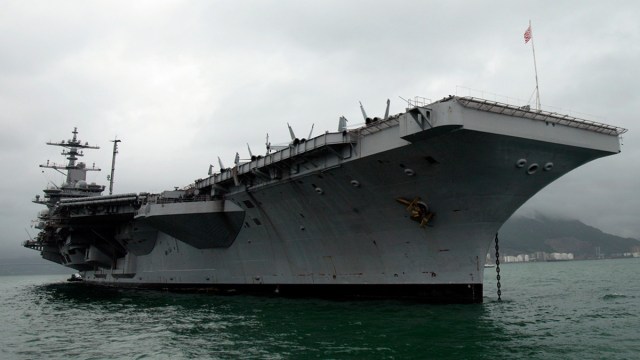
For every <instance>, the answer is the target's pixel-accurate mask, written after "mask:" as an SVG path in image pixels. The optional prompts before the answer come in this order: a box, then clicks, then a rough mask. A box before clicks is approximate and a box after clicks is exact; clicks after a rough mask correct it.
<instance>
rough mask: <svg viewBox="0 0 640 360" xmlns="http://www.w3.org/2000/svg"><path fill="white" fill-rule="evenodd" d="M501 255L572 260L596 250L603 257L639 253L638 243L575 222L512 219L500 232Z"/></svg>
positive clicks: (584, 257) (594, 253)
mask: <svg viewBox="0 0 640 360" xmlns="http://www.w3.org/2000/svg"><path fill="white" fill-rule="evenodd" d="M499 236H500V253H501V255H517V254H531V253H534V252H537V251H544V252H547V253H552V252H560V253H569V252H570V253H573V254H574V256H575V258H576V259H591V258H596V254H597V248H598V247H599V248H600V249H599V251H600V254H603V255H604V256H606V257H617V256H620V254H623V253H628V252H634V251H636V252H638V251H640V240H637V239H632V238H622V237H619V236H615V235H611V234H606V233H604V232H602V231H601V230H599V229H596V228H594V227H591V226H588V225H585V224H584V223H582V222H580V221H578V220H562V219H550V218H546V217H543V216H538V217H536V218H535V219H531V218H525V217H515V218H511V219H509V220H508V221H507V222H506V223H505V224H504V225H503V226H502V228H501V229H500V235H499Z"/></svg>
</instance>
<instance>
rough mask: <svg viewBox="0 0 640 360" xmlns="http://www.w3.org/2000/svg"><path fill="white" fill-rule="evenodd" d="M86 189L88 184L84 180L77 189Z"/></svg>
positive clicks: (77, 185)
mask: <svg viewBox="0 0 640 360" xmlns="http://www.w3.org/2000/svg"><path fill="white" fill-rule="evenodd" d="M86 187H87V182H86V181H84V180H79V181H78V182H77V183H76V188H78V189H85V188H86Z"/></svg>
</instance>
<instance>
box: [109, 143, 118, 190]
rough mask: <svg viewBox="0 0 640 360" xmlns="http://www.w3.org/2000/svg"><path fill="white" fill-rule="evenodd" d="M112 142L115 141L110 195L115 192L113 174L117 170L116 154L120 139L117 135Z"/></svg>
mask: <svg viewBox="0 0 640 360" xmlns="http://www.w3.org/2000/svg"><path fill="white" fill-rule="evenodd" d="M111 142H112V143H113V158H111V176H109V195H112V194H113V174H114V173H115V171H116V154H117V153H118V143H119V142H120V140H118V137H116V138H115V139H113V140H111Z"/></svg>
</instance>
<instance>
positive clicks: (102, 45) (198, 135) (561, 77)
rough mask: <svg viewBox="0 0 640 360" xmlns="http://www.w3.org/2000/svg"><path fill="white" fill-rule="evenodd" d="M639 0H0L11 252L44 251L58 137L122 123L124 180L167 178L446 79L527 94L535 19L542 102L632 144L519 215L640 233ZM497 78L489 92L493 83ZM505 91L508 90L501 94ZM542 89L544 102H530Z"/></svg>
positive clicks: (439, 91) (111, 129)
mask: <svg viewBox="0 0 640 360" xmlns="http://www.w3.org/2000/svg"><path fill="white" fill-rule="evenodd" d="M638 14H640V2H637V1H634V0H632V1H606V2H605V1H473V2H472V1H345V0H341V1H300V0H298V1H133V2H132V1H55V2H53V1H25V0H19V1H6V0H0V49H1V50H0V124H1V126H2V131H1V133H0V161H1V163H0V165H1V166H2V174H3V176H2V177H0V190H1V195H2V200H3V201H2V206H0V227H1V228H2V229H3V230H2V232H1V235H0V257H6V256H21V255H24V254H30V253H35V252H33V251H30V250H26V249H23V248H22V247H21V246H20V244H21V242H22V241H23V240H25V239H26V238H27V237H28V235H27V232H28V233H29V234H30V235H31V236H35V235H36V233H37V231H36V229H32V228H31V220H32V219H33V218H35V215H36V213H37V212H38V211H39V210H41V208H42V207H41V206H39V205H36V204H33V203H31V200H32V199H33V198H34V197H35V195H36V194H42V192H41V190H42V189H43V188H44V187H45V186H46V185H47V183H48V182H49V181H52V182H54V183H59V182H61V180H62V176H61V175H59V174H56V173H55V172H53V171H44V172H42V169H40V168H39V167H38V165H39V164H43V163H46V161H47V160H50V161H56V162H63V161H64V159H63V157H62V156H60V155H59V152H60V150H61V149H60V148H57V147H52V146H47V145H45V142H47V141H50V140H52V141H60V140H63V139H69V138H70V136H71V131H72V130H73V127H74V126H77V127H78V130H79V132H80V138H81V140H83V141H88V142H89V143H90V144H93V145H97V146H100V147H101V149H100V150H94V151H89V150H87V151H85V153H86V155H87V156H85V158H84V159H83V160H84V161H85V162H87V163H88V164H92V163H93V162H95V163H96V166H99V167H101V168H102V169H103V171H102V172H99V173H89V179H88V180H89V181H95V182H98V183H102V184H107V180H106V175H107V174H108V173H109V170H110V165H111V145H112V143H111V142H109V140H112V139H113V138H114V137H116V136H117V137H118V139H121V140H122V142H121V143H120V153H119V155H118V158H117V166H116V168H117V170H116V176H115V180H116V182H115V185H114V187H115V192H120V193H121V192H141V191H151V192H158V191H162V190H164V189H171V188H173V187H174V186H180V187H182V186H185V185H187V184H189V183H191V182H193V180H195V179H197V178H202V177H205V176H206V175H207V170H208V167H209V164H214V165H216V168H217V167H218V166H217V156H220V157H221V158H222V159H223V161H224V162H225V163H226V164H232V163H233V158H234V155H235V152H236V151H239V152H240V153H241V155H242V157H246V156H247V150H246V145H245V144H246V143H247V142H248V143H249V144H250V145H251V148H252V150H253V152H254V153H261V152H264V142H265V134H266V133H267V132H269V134H270V137H271V141H272V142H273V143H274V144H275V143H278V142H286V141H287V140H288V139H289V135H288V130H287V128H286V124H287V122H288V123H290V124H291V125H292V126H293V127H294V130H296V132H298V134H304V135H300V136H301V137H302V136H306V135H307V134H308V131H309V129H310V127H311V125H312V124H313V123H315V129H316V134H318V133H321V132H324V131H325V130H331V131H335V130H336V129H337V125H338V118H339V117H340V116H341V115H344V116H346V117H347V118H348V119H349V120H350V123H351V124H353V123H358V122H361V115H360V110H359V108H358V101H362V103H363V104H364V106H365V108H366V110H367V112H368V114H369V115H371V116H376V115H377V116H381V115H383V113H384V108H385V101H386V99H387V98H389V99H391V113H398V112H401V111H403V108H404V106H403V105H404V104H403V102H402V101H401V100H400V98H399V97H400V96H401V97H403V98H411V97H413V96H416V95H418V96H424V97H427V98H431V99H434V100H435V99H440V98H442V97H444V96H447V95H449V94H456V93H457V94H460V95H467V94H468V93H469V91H468V90H463V87H464V88H469V89H475V90H477V91H474V92H473V93H472V95H477V96H478V95H482V94H484V97H487V98H490V99H494V97H495V96H496V95H494V94H499V95H500V96H507V97H509V98H512V99H522V100H520V101H519V102H518V101H517V100H514V101H516V102H517V103H521V104H524V103H526V102H527V101H529V99H530V97H531V94H532V92H533V90H534V88H535V79H534V67H533V58H532V51H531V50H532V49H531V46H530V44H527V45H525V44H524V40H523V33H524V31H525V30H526V28H527V26H528V22H529V20H531V21H532V24H533V40H534V43H535V46H536V57H537V64H538V77H539V83H540V97H541V101H542V105H543V107H546V108H547V109H551V110H553V111H558V112H571V113H572V114H574V115H576V114H577V115H579V116H582V117H586V118H588V119H591V120H596V121H601V122H606V123H610V124H613V125H617V126H621V127H625V128H628V129H629V132H628V133H627V134H625V136H624V140H623V143H624V145H623V147H622V153H621V154H619V155H615V156H610V157H608V158H604V159H600V160H596V161H594V162H592V163H589V164H587V165H586V166H583V167H582V168H580V169H577V170H575V171H573V172H572V173H570V174H568V175H565V176H564V177H562V178H561V179H559V180H558V181H556V182H555V183H553V184H552V185H550V186H548V187H547V188H545V189H544V190H543V191H542V192H540V193H539V194H538V195H536V196H535V197H534V198H532V199H531V200H530V201H529V202H528V203H527V204H526V205H524V206H523V207H522V208H521V209H520V211H519V213H521V214H532V213H534V212H536V211H538V212H542V213H545V214H555V215H562V216H564V217H568V218H576V219H579V220H581V221H583V222H585V223H587V224H589V225H592V226H597V227H599V228H601V229H603V230H605V231H608V232H611V233H614V234H617V235H622V236H631V237H636V238H640V221H638V214H640V197H639V196H638V189H639V188H640V178H639V175H640V167H639V165H638V159H639V157H640V135H638V133H639V132H638V131H637V130H636V128H637V126H636V123H637V118H638V114H640V106H639V104H640V95H639V94H640V92H639V91H638V86H639V83H640V71H639V70H638V69H639V64H640V28H639V25H638V24H639V21H638ZM481 92H483V93H481ZM497 99H498V100H504V97H499V98H497ZM532 104H533V103H532Z"/></svg>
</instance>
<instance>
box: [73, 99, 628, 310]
mask: <svg viewBox="0 0 640 360" xmlns="http://www.w3.org/2000/svg"><path fill="white" fill-rule="evenodd" d="M425 109H426V110H424V112H422V116H420V115H418V116H414V115H415V114H411V112H407V113H405V114H402V115H400V116H399V117H397V118H396V119H391V120H384V121H382V120H381V121H379V124H373V125H369V126H367V127H364V128H362V129H360V131H359V132H357V133H347V132H343V133H342V134H336V136H337V137H340V136H341V137H342V139H343V140H342V141H338V140H336V141H333V142H331V144H332V145H331V146H332V147H329V145H326V144H328V143H329V142H330V140H332V139H333V138H330V137H329V136H330V135H332V133H327V134H325V135H323V136H324V137H325V138H324V139H321V138H322V136H321V137H318V138H316V139H313V141H314V142H313V143H311V141H312V140H307V141H306V143H299V144H295V145H292V146H290V147H289V151H290V153H289V154H288V156H286V155H287V154H286V151H285V152H281V154H280V158H276V156H277V154H278V153H275V154H272V155H271V159H270V158H269V157H266V158H263V159H256V160H255V161H252V162H251V163H247V164H245V165H244V166H238V167H236V168H234V169H233V170H232V171H228V172H226V173H222V174H216V175H215V176H211V177H209V178H207V179H204V180H200V181H197V182H196V184H195V188H196V189H197V190H198V193H199V194H202V193H206V194H207V195H211V197H210V198H207V199H205V200H204V201H198V200H197V198H194V200H193V201H184V200H176V201H173V202H170V203H167V202H165V203H162V202H156V203H153V202H148V203H147V204H146V205H142V207H141V208H140V209H137V210H136V211H135V213H134V215H133V219H132V220H130V221H129V222H128V223H127V224H126V227H127V229H129V231H128V232H126V231H124V233H126V234H125V235H120V236H118V235H116V236H115V238H116V239H117V240H118V243H119V244H122V246H123V247H124V248H125V249H126V251H125V252H124V254H123V256H119V257H115V258H112V260H113V263H112V264H110V265H109V266H106V264H102V265H94V266H93V269H84V270H85V271H84V273H83V278H84V279H85V282H88V283H92V284H101V285H109V286H123V287H138V288H161V289H170V290H201V291H215V292H220V293H246V292H248V293H267V294H273V295H281V296H319V297H391V298H417V299H420V300H423V301H427V302H438V303H443V302H444V303H477V302H482V280H483V272H484V263H485V259H486V254H487V252H488V250H489V247H490V245H491V244H492V241H493V239H494V236H495V234H496V233H497V231H498V229H499V228H500V226H501V225H502V224H503V223H504V222H505V221H506V220H507V219H508V218H509V217H510V216H511V214H512V213H513V212H514V211H516V210H517V209H518V208H519V207H520V206H521V205H522V204H524V203H525V202H526V201H527V199H529V198H531V197H532V196H533V195H534V194H536V193H537V192H538V191H540V190H541V189H542V188H544V187H545V186H546V185H548V184H549V183H551V182H553V181H554V180H556V179H557V178H558V177H560V176H562V175H563V174H566V173H567V172H569V171H571V170H572V169H575V168H576V167H578V166H581V165H583V164H585V163H587V162H589V161H591V160H594V159H596V158H599V157H602V156H607V155H610V154H614V153H617V152H618V151H619V142H618V136H617V133H614V134H606V133H603V132H598V131H593V130H591V129H585V128H580V127H578V126H571V125H562V124H560V123H559V122H558V123H556V122H548V121H544V120H539V119H529V118H525V117H522V116H520V117H519V116H515V115H509V114H498V113H495V112H491V111H486V110H482V109H480V110H479V109H476V108H470V107H469V106H463V104H461V103H460V101H456V99H451V100H449V101H444V102H441V103H436V104H432V105H431V106H430V107H428V108H425ZM427 110H428V112H426V111H427ZM418 114H419V113H418ZM425 115H426V116H425ZM374 126H375V128H374ZM318 139H319V140H318ZM336 139H337V138H336ZM318 141H324V142H325V143H324V144H325V145H323V146H319V145H318ZM322 149H324V150H325V151H320V150H322ZM261 161H263V162H261ZM269 161H271V162H269ZM267 165H270V166H267ZM274 169H275V170H274ZM274 174H275V175H274ZM121 226H122V227H124V226H125V225H121ZM116 233H123V231H116ZM85 243H86V241H85Z"/></svg>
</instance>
